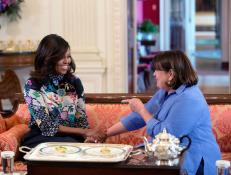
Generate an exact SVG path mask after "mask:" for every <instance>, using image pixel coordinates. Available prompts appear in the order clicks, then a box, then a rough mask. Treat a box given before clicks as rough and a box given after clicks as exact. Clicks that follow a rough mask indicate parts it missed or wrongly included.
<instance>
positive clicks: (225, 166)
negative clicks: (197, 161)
mask: <svg viewBox="0 0 231 175" xmlns="http://www.w3.org/2000/svg"><path fill="white" fill-rule="evenodd" d="M229 167H230V161H228V160H217V161H216V169H217V170H216V171H217V172H216V173H217V175H229Z"/></svg>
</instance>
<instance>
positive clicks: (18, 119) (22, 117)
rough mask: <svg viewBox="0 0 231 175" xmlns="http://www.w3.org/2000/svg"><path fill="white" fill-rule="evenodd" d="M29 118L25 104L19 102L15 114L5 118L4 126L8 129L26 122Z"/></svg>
mask: <svg viewBox="0 0 231 175" xmlns="http://www.w3.org/2000/svg"><path fill="white" fill-rule="evenodd" d="M29 120H30V111H29V109H28V106H27V104H19V106H18V109H17V111H16V113H15V114H13V115H12V116H11V117H9V118H6V119H5V121H6V128H7V129H9V128H11V127H13V126H15V125H17V124H28V123H29Z"/></svg>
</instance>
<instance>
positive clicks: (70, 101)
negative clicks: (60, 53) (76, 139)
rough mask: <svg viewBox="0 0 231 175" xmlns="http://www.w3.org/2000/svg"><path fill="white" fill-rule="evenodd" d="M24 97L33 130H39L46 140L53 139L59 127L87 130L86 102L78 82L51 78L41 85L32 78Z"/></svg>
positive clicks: (61, 77)
mask: <svg viewBox="0 0 231 175" xmlns="http://www.w3.org/2000/svg"><path fill="white" fill-rule="evenodd" d="M24 97H25V101H26V103H27V104H28V108H29V110H30V114H31V121H30V127H33V126H38V127H39V128H40V130H41V132H42V135H44V136H54V135H55V134H56V133H57V131H58V127H59V125H63V126H69V127H78V128H88V121H87V116H86V113H85V98H84V91H83V87H82V83H81V81H80V79H79V78H77V77H74V76H73V77H72V79H71V81H70V80H68V79H66V78H65V77H64V76H62V75H49V77H48V78H47V80H46V83H44V84H40V83H38V82H37V81H35V80H34V79H32V78H29V79H28V80H27V82H26V85H25V87H24Z"/></svg>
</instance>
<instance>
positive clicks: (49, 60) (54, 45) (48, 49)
mask: <svg viewBox="0 0 231 175" xmlns="http://www.w3.org/2000/svg"><path fill="white" fill-rule="evenodd" d="M68 49H70V45H69V44H68V42H67V41H65V40H64V39H63V38H62V37H61V36H59V35H56V34H50V35H47V36H45V37H44V38H43V39H42V40H41V42H40V43H39V46H38V48H37V51H36V54H35V61H34V71H32V72H31V76H32V78H35V79H38V80H43V79H45V78H46V77H47V75H49V74H57V72H56V64H57V63H58V61H59V60H61V59H62V58H63V57H64V56H65V54H66V52H67V50H68ZM74 72H75V63H74V61H73V59H72V58H71V63H70V69H69V70H68V72H67V75H72V73H74Z"/></svg>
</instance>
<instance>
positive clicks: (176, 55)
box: [153, 50, 198, 89]
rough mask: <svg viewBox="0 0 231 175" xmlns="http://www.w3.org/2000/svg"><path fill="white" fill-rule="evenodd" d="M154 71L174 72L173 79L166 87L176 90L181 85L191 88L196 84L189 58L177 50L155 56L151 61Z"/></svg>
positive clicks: (194, 73) (195, 76) (196, 78)
mask: <svg viewBox="0 0 231 175" xmlns="http://www.w3.org/2000/svg"><path fill="white" fill-rule="evenodd" d="M153 68H154V70H161V71H165V72H168V71H170V70H172V71H173V72H174V75H175V76H174V78H173V80H172V81H170V82H169V83H168V84H167V85H168V86H169V87H171V88H173V89H177V88H178V87H179V86H181V85H182V84H185V85H186V86H192V85H195V84H197V82H198V77H197V74H196V72H195V71H194V69H193V67H192V64H191V62H190V60H189V58H188V57H187V56H186V55H185V54H184V53H183V52H182V51H179V50H176V51H164V52H161V53H160V54H158V55H156V56H155V57H154V60H153Z"/></svg>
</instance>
